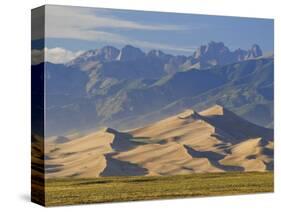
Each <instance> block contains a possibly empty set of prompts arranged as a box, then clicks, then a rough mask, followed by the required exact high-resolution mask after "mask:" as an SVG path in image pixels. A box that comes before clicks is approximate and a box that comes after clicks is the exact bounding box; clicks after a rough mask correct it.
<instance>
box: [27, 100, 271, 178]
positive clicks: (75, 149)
mask: <svg viewBox="0 0 281 212" xmlns="http://www.w3.org/2000/svg"><path fill="white" fill-rule="evenodd" d="M34 139H35V138H34ZM33 144H34V148H35V147H36V146H35V144H36V142H33ZM273 146H274V145H273V130H271V129H267V128H264V127H259V126H257V125H255V124H252V123H250V122H248V121H246V120H244V119H242V118H241V117H239V116H237V115H235V114H234V113H232V112H231V111H229V110H227V109H225V108H223V107H222V106H219V105H214V106H212V107H210V108H207V109H206V110H204V111H201V112H199V113H198V112H196V111H194V110H190V109H187V110H185V111H183V112H181V113H179V114H176V115H174V116H171V117H167V118H165V119H163V120H159V121H156V122H154V123H150V124H148V125H146V126H143V127H140V128H136V129H132V130H128V131H118V130H115V129H112V128H104V129H101V130H99V131H96V132H91V133H89V134H87V135H85V136H82V137H79V138H73V137H72V138H71V137H69V138H64V139H62V138H58V137H50V138H49V140H48V141H47V142H46V143H45V173H46V177H47V178H61V177H63V178H65V177H72V178H92V177H100V176H136V175H140V176H158V175H178V174H188V173H202V172H226V171H267V170H273V148H274V147H273ZM34 161H36V160H34ZM38 161H40V160H39V159H38Z"/></svg>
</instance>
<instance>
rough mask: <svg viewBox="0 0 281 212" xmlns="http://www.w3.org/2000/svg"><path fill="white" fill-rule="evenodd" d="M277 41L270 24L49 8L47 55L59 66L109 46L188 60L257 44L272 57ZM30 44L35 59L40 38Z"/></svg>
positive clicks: (252, 20) (253, 20)
mask: <svg viewBox="0 0 281 212" xmlns="http://www.w3.org/2000/svg"><path fill="white" fill-rule="evenodd" d="M273 36H274V22H273V20H272V19H258V18H241V17H226V16H209V15H194V14H180V13H162V12H144V11H132V10H114V9H101V8H87V7H70V6H55V5H47V6H46V19H45V49H44V51H45V52H46V58H47V60H49V61H51V62H55V63H62V62H67V61H69V60H71V59H73V58H74V57H76V56H77V55H79V54H81V53H82V52H84V51H87V50H90V49H96V48H101V47H103V46H105V45H112V46H115V47H117V48H122V47H123V46H124V45H127V44H130V45H133V46H136V47H139V48H141V49H142V50H143V51H149V50H151V49H160V50H162V51H164V52H166V53H170V54H176V55H190V54H192V53H193V52H194V51H195V49H196V48H197V47H199V46H200V45H203V44H207V43H208V42H210V41H217V42H218V41H222V42H224V44H225V45H226V46H228V47H229V48H230V49H231V50H234V49H237V48H242V49H249V48H250V47H251V46H252V44H259V45H260V47H261V48H262V50H263V51H264V52H272V51H273V48H274V43H273ZM32 38H33V41H32V48H33V49H37V50H34V51H33V52H32V53H33V54H36V55H38V54H40V51H42V50H41V48H42V34H41V33H38V32H36V29H34V30H33V31H32Z"/></svg>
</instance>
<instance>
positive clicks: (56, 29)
mask: <svg viewBox="0 0 281 212" xmlns="http://www.w3.org/2000/svg"><path fill="white" fill-rule="evenodd" d="M45 11H46V12H45V15H46V18H45V38H70V39H79V40H88V41H97V42H110V43H116V44H124V43H126V42H127V41H128V40H132V39H130V38H128V37H127V36H123V35H121V34H120V33H112V32H109V31H107V29H130V30H149V31H176V30H186V29H187V27H186V26H181V25H167V24H147V23H140V22H136V21H129V20H124V19H120V18H118V17H115V16H112V15H111V14H110V10H106V9H93V8H81V7H65V6H52V5H47V6H46V10H45ZM98 11H99V12H98ZM101 11H103V12H106V16H105V15H101V14H100V13H101ZM33 29H34V30H33V31H32V39H33V40H36V39H42V38H43V35H42V33H40V32H38V31H40V27H37V28H36V27H34V28H33Z"/></svg>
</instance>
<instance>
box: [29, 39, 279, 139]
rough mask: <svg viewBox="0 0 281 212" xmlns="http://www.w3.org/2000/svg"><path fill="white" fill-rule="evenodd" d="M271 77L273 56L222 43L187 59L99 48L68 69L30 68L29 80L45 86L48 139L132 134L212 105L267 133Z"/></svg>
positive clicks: (52, 66)
mask: <svg viewBox="0 0 281 212" xmlns="http://www.w3.org/2000/svg"><path fill="white" fill-rule="evenodd" d="M42 66H45V73H44V68H42ZM273 71H274V57H273V55H264V54H263V52H262V50H261V48H260V47H259V46H258V45H257V44H254V45H253V46H252V47H251V48H250V49H249V50H242V49H237V50H234V51H231V50H230V49H229V48H228V47H226V46H225V45H224V44H223V43H222V42H210V43H208V44H207V45H202V46H200V47H199V48H198V49H197V50H196V51H195V52H194V53H193V54H192V55H191V56H189V57H187V56H174V55H171V54H165V53H164V52H162V51H160V50H151V51H149V52H147V53H145V52H143V51H142V50H141V49H139V48H136V47H133V46H130V45H127V46H124V47H123V48H122V49H117V48H115V47H112V46H105V47H103V48H100V49H95V50H90V51H87V52H85V53H83V54H81V55H80V56H78V57H77V58H75V59H74V60H72V61H70V62H68V63H67V64H52V63H48V62H46V63H45V64H39V65H34V66H33V67H32V75H36V76H38V80H44V76H45V80H46V81H45V82H46V132H45V133H46V135H47V136H53V135H65V134H68V133H71V132H77V131H88V130H89V131H91V130H93V129H95V130H97V129H99V128H101V127H103V126H109V127H111V128H115V129H117V130H128V129H132V128H139V127H141V126H144V125H146V124H148V123H153V122H156V121H158V120H160V119H163V118H165V117H169V116H172V115H174V114H177V113H178V112H179V111H182V110H183V109H185V108H192V109H195V110H198V111H201V110H203V109H206V108H208V107H210V106H212V105H214V104H220V105H222V106H223V107H224V108H227V109H228V110H231V111H233V112H234V113H235V114H237V115H239V116H241V117H243V118H244V119H246V120H248V121H250V122H252V123H254V124H257V125H260V126H263V127H268V128H272V127H273ZM44 74H45V75H44Z"/></svg>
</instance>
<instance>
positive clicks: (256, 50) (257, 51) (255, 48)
mask: <svg viewBox="0 0 281 212" xmlns="http://www.w3.org/2000/svg"><path fill="white" fill-rule="evenodd" d="M262 55H263V52H262V50H261V48H260V46H259V45H258V44H253V45H252V47H251V48H250V49H249V50H248V54H247V56H246V57H247V59H253V58H256V57H260V56H262Z"/></svg>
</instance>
